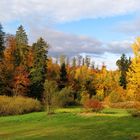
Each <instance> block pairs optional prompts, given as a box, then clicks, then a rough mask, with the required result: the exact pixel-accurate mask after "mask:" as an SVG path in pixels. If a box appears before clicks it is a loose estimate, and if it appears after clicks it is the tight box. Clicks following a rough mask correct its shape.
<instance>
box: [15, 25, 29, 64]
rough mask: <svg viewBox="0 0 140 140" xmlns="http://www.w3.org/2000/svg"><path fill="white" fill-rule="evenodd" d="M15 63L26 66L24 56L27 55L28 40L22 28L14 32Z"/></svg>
mask: <svg viewBox="0 0 140 140" xmlns="http://www.w3.org/2000/svg"><path fill="white" fill-rule="evenodd" d="M15 38H16V47H17V48H16V63H17V66H19V65H20V64H23V65H26V56H27V53H28V38H27V34H26V32H25V30H24V28H23V26H22V25H21V26H19V27H18V29H17V31H16V37H15Z"/></svg>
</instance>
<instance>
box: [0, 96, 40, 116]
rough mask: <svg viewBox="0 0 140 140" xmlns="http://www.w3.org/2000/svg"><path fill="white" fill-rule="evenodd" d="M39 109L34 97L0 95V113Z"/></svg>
mask: <svg viewBox="0 0 140 140" xmlns="http://www.w3.org/2000/svg"><path fill="white" fill-rule="evenodd" d="M40 110H41V104H40V102H39V101H37V100H35V99H32V98H25V97H20V96H14V97H7V96H0V115H18V114H25V113H30V112H34V111H40Z"/></svg>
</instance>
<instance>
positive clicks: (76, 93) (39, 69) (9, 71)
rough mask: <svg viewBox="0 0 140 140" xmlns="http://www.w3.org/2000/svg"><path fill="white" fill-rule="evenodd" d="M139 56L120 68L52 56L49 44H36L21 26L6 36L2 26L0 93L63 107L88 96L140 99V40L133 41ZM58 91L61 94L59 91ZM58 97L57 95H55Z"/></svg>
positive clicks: (125, 60)
mask: <svg viewBox="0 0 140 140" xmlns="http://www.w3.org/2000/svg"><path fill="white" fill-rule="evenodd" d="M132 47H133V50H134V54H135V57H134V58H133V59H130V58H127V57H126V56H125V54H123V55H122V56H121V58H120V59H119V60H117V62H116V64H117V66H118V70H115V71H109V70H107V69H106V66H105V65H104V64H103V65H102V68H101V69H98V68H95V66H94V63H92V62H91V61H90V58H89V57H85V58H83V57H81V56H77V57H74V58H73V59H72V60H69V59H68V57H66V56H63V55H61V57H60V58H59V59H56V61H55V60H54V59H53V58H52V57H48V49H49V44H48V43H47V42H46V41H45V40H44V39H43V38H39V39H38V40H37V41H36V42H35V43H33V44H32V45H29V44H28V37H27V34H26V32H25V30H24V28H23V26H20V27H19V28H18V29H17V31H16V34H15V35H5V33H4V32H3V29H2V26H0V95H7V96H18V95H20V96H26V97H32V98H35V99H38V100H40V101H41V102H44V101H45V102H47V104H48V106H49V105H51V104H54V102H55V101H56V98H55V97H56V96H57V100H58V102H59V104H61V106H69V105H75V104H83V103H84V102H85V100H87V99H92V98H94V99H97V100H99V101H109V102H112V103H116V102H124V101H130V100H133V101H134V100H140V92H139V90H140V88H139V87H140V80H139V79H140V64H139V63H140V39H137V41H136V42H135V43H134V44H133V46H132ZM56 93H57V94H56ZM54 96H55V97H54Z"/></svg>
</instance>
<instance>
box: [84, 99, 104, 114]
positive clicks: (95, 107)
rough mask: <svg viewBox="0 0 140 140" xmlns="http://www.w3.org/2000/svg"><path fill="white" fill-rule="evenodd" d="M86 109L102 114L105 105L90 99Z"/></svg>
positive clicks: (86, 103)
mask: <svg viewBox="0 0 140 140" xmlns="http://www.w3.org/2000/svg"><path fill="white" fill-rule="evenodd" d="M84 108H85V109H86V110H91V111H93V112H100V111H101V110H103V105H102V103H101V102H100V101H99V100H96V99H89V100H87V101H86V102H85V103H84Z"/></svg>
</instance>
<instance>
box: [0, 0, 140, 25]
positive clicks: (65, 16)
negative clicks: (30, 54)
mask: <svg viewBox="0 0 140 140" xmlns="http://www.w3.org/2000/svg"><path fill="white" fill-rule="evenodd" d="M139 5H140V1H139V0H90V1H85V0H22V1H21V0H0V21H10V20H13V19H16V20H17V19H19V20H23V21H25V20H27V19H28V20H29V19H30V20H31V19H39V20H47V19H48V20H49V21H54V22H69V21H74V20H80V19H87V18H99V17H101V18H103V17H110V16H116V15H123V14H128V13H130V12H135V11H138V10H140V7H139ZM36 17H37V18H36Z"/></svg>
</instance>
